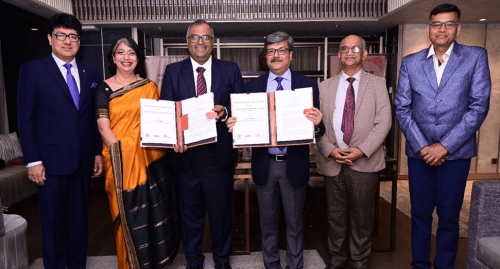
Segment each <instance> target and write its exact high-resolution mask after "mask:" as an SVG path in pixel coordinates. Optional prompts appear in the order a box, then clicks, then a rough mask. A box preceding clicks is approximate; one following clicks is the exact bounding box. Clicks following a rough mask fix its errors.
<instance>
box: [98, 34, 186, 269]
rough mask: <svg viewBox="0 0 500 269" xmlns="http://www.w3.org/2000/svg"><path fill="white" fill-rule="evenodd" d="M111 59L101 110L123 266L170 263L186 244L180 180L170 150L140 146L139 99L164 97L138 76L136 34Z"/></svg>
mask: <svg viewBox="0 0 500 269" xmlns="http://www.w3.org/2000/svg"><path fill="white" fill-rule="evenodd" d="M109 58H110V71H111V73H112V74H113V73H115V72H116V73H115V75H114V76H112V77H111V78H109V79H107V80H105V81H104V82H102V83H100V85H98V87H97V89H96V114H97V123H98V126H99V131H100V133H101V135H102V138H103V141H104V147H103V152H102V153H103V161H104V167H105V170H106V191H107V193H108V200H109V205H110V209H111V217H112V220H113V222H114V224H115V238H116V251H117V258H118V266H119V268H120V269H123V268H132V269H136V268H166V267H168V266H169V265H170V264H172V262H173V260H174V258H175V256H176V254H177V251H178V249H179V243H180V222H179V217H178V213H179V212H178V211H179V209H178V205H177V197H176V192H175V185H174V180H173V179H172V174H171V172H170V170H169V166H168V161H167V156H166V154H165V153H166V152H165V150H164V149H158V148H144V147H141V145H140V104H139V99H140V98H149V99H159V97H160V95H159V91H158V88H157V87H156V85H155V83H154V82H152V81H149V80H148V79H142V78H140V77H139V76H137V74H139V73H140V72H141V71H142V70H143V66H144V56H143V55H142V53H141V51H140V49H139V47H138V46H137V44H136V43H135V42H134V41H133V40H132V39H130V38H128V37H121V38H119V39H118V40H116V41H115V42H114V43H113V46H112V50H111V52H110V55H109Z"/></svg>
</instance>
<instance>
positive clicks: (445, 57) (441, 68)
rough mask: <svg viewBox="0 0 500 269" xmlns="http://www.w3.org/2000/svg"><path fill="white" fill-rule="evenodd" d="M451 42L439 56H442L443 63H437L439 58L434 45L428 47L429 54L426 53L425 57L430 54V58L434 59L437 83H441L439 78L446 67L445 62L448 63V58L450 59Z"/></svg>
mask: <svg viewBox="0 0 500 269" xmlns="http://www.w3.org/2000/svg"><path fill="white" fill-rule="evenodd" d="M453 44H455V42H453V43H451V46H450V47H449V48H448V50H447V51H446V52H445V53H444V54H443V56H441V58H443V63H442V64H441V65H439V58H438V56H437V54H436V51H435V50H434V45H431V47H430V49H429V54H427V58H429V57H431V56H432V60H433V61H434V71H436V78H437V84H438V87H439V84H441V78H442V77H443V73H444V69H445V68H446V64H447V63H448V59H450V55H451V52H452V51H453Z"/></svg>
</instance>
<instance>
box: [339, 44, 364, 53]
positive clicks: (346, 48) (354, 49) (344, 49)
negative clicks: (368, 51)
mask: <svg viewBox="0 0 500 269" xmlns="http://www.w3.org/2000/svg"><path fill="white" fill-rule="evenodd" d="M349 50H351V51H352V52H353V53H358V52H360V51H362V50H363V48H362V47H361V46H358V45H356V46H352V47H349V46H343V47H341V48H340V52H342V53H348V52H349Z"/></svg>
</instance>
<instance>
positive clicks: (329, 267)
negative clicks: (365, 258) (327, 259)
mask: <svg viewBox="0 0 500 269" xmlns="http://www.w3.org/2000/svg"><path fill="white" fill-rule="evenodd" d="M325 269H344V267H338V266H335V265H333V264H328V265H327V266H326V267H325Z"/></svg>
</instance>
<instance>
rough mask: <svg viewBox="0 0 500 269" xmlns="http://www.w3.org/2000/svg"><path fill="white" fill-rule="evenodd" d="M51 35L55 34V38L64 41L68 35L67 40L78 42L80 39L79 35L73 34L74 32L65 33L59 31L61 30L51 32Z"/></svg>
mask: <svg viewBox="0 0 500 269" xmlns="http://www.w3.org/2000/svg"><path fill="white" fill-rule="evenodd" d="M52 34H53V35H55V36H56V39H57V40H59V41H64V40H66V38H68V37H69V41H71V42H78V41H80V36H79V35H75V34H69V35H67V34H65V33H61V32H55V33H52Z"/></svg>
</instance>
